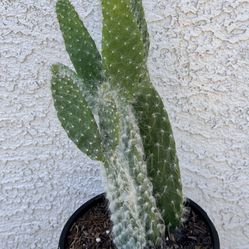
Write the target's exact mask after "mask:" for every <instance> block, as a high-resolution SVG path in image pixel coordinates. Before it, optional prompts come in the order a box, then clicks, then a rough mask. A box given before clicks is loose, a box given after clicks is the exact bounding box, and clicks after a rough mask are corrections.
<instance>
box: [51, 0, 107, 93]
mask: <svg viewBox="0 0 249 249" xmlns="http://www.w3.org/2000/svg"><path fill="white" fill-rule="evenodd" d="M56 13H57V18H58V21H59V24H60V29H61V32H62V35H63V38H64V41H65V46H66V50H67V52H68V54H69V56H70V59H71V61H72V63H73V65H74V68H75V70H76V72H77V74H78V75H79V77H81V78H83V79H84V80H85V81H86V86H87V87H88V89H89V91H90V92H91V93H92V94H94V93H96V91H97V87H98V86H99V85H100V84H101V82H102V81H103V73H102V61H101V56H100V54H99V52H98V50H97V48H96V45H95V42H94V40H93V39H92V38H91V36H90V34H89V33H88V31H87V29H86V28H85V26H84V24H83V22H82V21H81V20H80V17H79V15H78V13H77V12H76V11H75V9H74V7H73V5H72V4H71V3H70V1H69V0H58V1H57V3H56Z"/></svg>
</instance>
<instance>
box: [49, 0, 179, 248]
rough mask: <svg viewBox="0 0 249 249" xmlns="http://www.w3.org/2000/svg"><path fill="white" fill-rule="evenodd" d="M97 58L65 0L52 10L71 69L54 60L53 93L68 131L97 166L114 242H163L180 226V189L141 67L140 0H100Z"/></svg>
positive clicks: (168, 136) (167, 135) (167, 130)
mask: <svg viewBox="0 0 249 249" xmlns="http://www.w3.org/2000/svg"><path fill="white" fill-rule="evenodd" d="M102 10H103V41H102V48H103V51H102V57H103V61H102V59H101V55H100V53H99V52H98V50H97V48H96V45H95V43H94V41H93V39H92V38H91V37H90V35H89V33H88V31H87V29H86V28H85V27H84V24H83V23H82V21H81V20H80V18H79V16H78V14H77V13H76V11H75V9H74V7H73V6H72V4H71V3H70V1H69V0H58V1H57V4H56V12H57V17H58V21H59V24H60V29H61V31H62V34H63V38H64V41H65V46H66V49H67V52H68V53H69V56H70V59H71V61H72V63H73V65H74V68H75V71H76V72H74V71H72V70H70V69H69V68H68V67H66V66H64V65H61V64H56V65H53V67H52V85H51V88H52V95H53V98H54V105H55V108H56V110H57V115H58V118H59V120H60V122H61V124H62V126H63V128H64V129H65V131H66V132H67V134H68V136H69V138H70V139H71V140H72V141H73V142H74V143H75V144H76V145H77V147H78V148H79V149H80V150H81V151H82V152H84V153H85V154H87V155H88V156H89V157H90V158H92V159H93V160H98V161H100V162H101V164H102V165H103V167H102V169H103V170H102V171H103V176H104V179H105V186H106V192H107V197H108V199H109V201H110V211H111V219H112V221H113V224H114V226H113V237H114V242H115V244H116V246H117V248H118V249H134V248H136V249H143V248H145V247H147V246H159V247H162V245H163V237H164V233H165V225H167V226H173V227H176V226H179V224H180V218H181V212H182V188H181V182H180V172H179V165H178V159H177V156H176V150H175V142H174V138H173V134H172V129H171V126H170V123H169V119H168V116H167V113H166V111H165V109H164V106H163V103H162V100H161V99H160V97H159V95H158V93H157V92H156V90H155V88H154V87H153V85H152V84H151V81H150V78H149V73H148V70H147V65H146V62H147V56H148V49H149V37H148V32H147V26H146V22H145V18H144V12H143V8H142V1H141V0H138V1H136V0H128V1H124V0H102Z"/></svg>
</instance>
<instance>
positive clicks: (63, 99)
mask: <svg viewBox="0 0 249 249" xmlns="http://www.w3.org/2000/svg"><path fill="white" fill-rule="evenodd" d="M51 83H52V84H51V89H52V95H53V99H54V106H55V108H56V110H57V115H58V118H59V120H60V122H61V124H62V126H63V128H64V129H65V131H66V133H67V135H68V136H69V138H70V139H71V140H72V141H73V142H74V143H75V144H76V145H77V147H78V148H79V149H80V150H81V151H82V152H84V153H85V154H87V155H88V156H89V157H90V158H91V159H93V160H100V161H103V149H102V143H101V139H100V134H99V131H98V127H97V124H96V122H95V119H94V116H93V113H92V111H91V107H90V106H89V104H88V101H89V100H88V99H87V98H85V94H87V92H84V90H83V89H82V87H81V86H82V85H84V84H82V79H80V78H79V77H77V76H76V74H75V73H74V72H73V71H72V70H70V69H69V68H67V67H65V66H63V65H60V64H57V65H53V67H52V80H51Z"/></svg>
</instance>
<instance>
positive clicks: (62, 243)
mask: <svg viewBox="0 0 249 249" xmlns="http://www.w3.org/2000/svg"><path fill="white" fill-rule="evenodd" d="M105 196H106V195H105V193H102V194H99V195H96V196H95V197H93V198H91V199H90V200H88V201H87V202H85V203H84V204H83V205H81V206H80V207H79V208H78V209H77V210H76V211H75V212H74V213H73V215H72V216H71V217H70V218H69V219H68V221H67V222H66V224H65V226H64V228H63V230H62V232H61V235H60V239H59V247H58V249H65V244H66V239H67V234H68V232H69V230H70V228H71V227H72V225H73V223H74V222H75V221H76V220H77V218H78V217H79V216H80V215H81V214H82V213H83V212H87V211H88V210H89V209H90V208H91V207H92V206H93V205H94V204H95V203H96V202H98V201H100V200H103V199H104V198H105ZM184 203H185V205H186V206H187V207H191V208H192V209H193V210H194V212H195V213H196V214H198V215H200V216H201V217H202V218H203V220H204V222H205V223H206V225H207V226H208V229H209V232H210V235H211V239H212V243H213V249H220V241H219V236H218V232H217V230H216V228H215V226H214V224H213V222H212V221H211V219H210V218H209V217H208V215H207V213H206V212H205V211H204V210H203V209H202V208H201V207H200V206H199V205H198V204H196V203H195V202H194V201H192V200H191V199H189V198H186V200H185V202H184Z"/></svg>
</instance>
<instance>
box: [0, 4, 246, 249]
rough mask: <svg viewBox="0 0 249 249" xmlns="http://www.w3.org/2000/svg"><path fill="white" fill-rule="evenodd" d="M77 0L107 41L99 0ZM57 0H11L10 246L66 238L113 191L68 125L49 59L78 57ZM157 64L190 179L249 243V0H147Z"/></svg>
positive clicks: (6, 192) (3, 86)
mask: <svg viewBox="0 0 249 249" xmlns="http://www.w3.org/2000/svg"><path fill="white" fill-rule="evenodd" d="M73 3H74V4H75V6H76V7H77V9H78V10H79V12H80V15H81V16H82V18H83V19H84V20H85V23H86V25H87V27H89V29H90V32H91V33H92V35H93V36H94V38H95V39H96V41H97V44H98V46H99V45H100V39H101V37H100V30H101V24H100V21H101V17H100V16H101V15H100V14H101V11H100V0H74V1H73ZM54 5H55V1H54V0H39V1H34V0H2V1H1V3H0V249H15V248H16V249H56V247H57V243H58V238H59V234H60V232H61V230H62V227H63V225H64V223H65V221H66V220H67V218H68V217H69V216H70V214H72V212H73V211H74V210H75V209H76V208H77V207H78V206H79V205H80V204H81V203H83V202H84V201H86V200H87V199H88V198H90V197H92V196H94V195H95V194H97V193H100V192H101V191H102V187H101V179H100V177H99V169H98V164H97V163H95V162H91V161H89V160H88V158H87V157H86V156H84V155H82V154H81V153H80V152H79V151H78V149H77V148H76V147H75V146H74V144H73V143H72V142H70V141H69V139H68V138H67V136H66V134H65V132H64V131H63V130H62V128H61V126H60V124H59V122H58V120H57V118H56V115H55V110H54V108H53V105H52V99H51V93H50V87H49V85H50V83H49V80H50V73H49V67H50V65H51V64H53V63H55V62H58V61H60V62H62V63H65V64H67V65H70V62H69V59H68V56H67V54H66V52H65V49H64V45H63V41H62V37H61V34H60V32H59V29H58V24H57V22H56V17H55V14H54ZM144 6H145V10H146V16H147V19H148V25H149V31H150V34H151V53H150V58H149V67H150V71H151V77H152V79H153V82H154V83H155V85H156V86H157V88H158V90H159V92H160V94H161V96H162V97H163V100H164V102H165V105H166V106H167V109H168V111H169V115H170V118H171V121H172V125H173V128H174V133H175V138H176V142H177V147H178V154H179V158H180V163H181V168H182V178H183V183H184V191H185V193H186V195H187V196H188V197H191V198H192V199H193V200H195V201H197V202H198V203H199V204H200V205H201V206H202V207H204V208H205V209H206V211H207V212H208V214H209V215H210V217H211V218H212V220H213V221H214V223H215V225H216V227H217V229H218V232H219V235H220V238H221V245H222V247H221V248H222V249H248V248H249V184H248V182H249V165H248V164H249V139H248V138H249V135H248V134H249V1H247V0H212V1H211V0H189V1H185V0H144Z"/></svg>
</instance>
